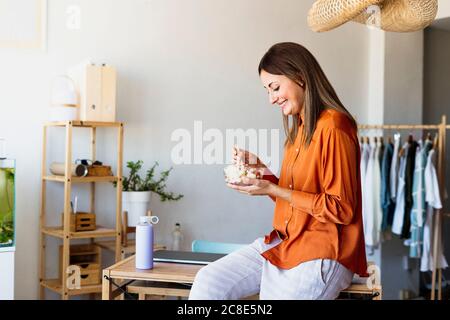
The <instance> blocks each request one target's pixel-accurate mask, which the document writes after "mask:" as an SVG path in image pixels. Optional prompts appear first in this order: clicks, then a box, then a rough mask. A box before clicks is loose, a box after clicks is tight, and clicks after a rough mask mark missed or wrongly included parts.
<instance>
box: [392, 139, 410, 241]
mask: <svg viewBox="0 0 450 320" xmlns="http://www.w3.org/2000/svg"><path fill="white" fill-rule="evenodd" d="M403 150H404V153H403V155H401V156H400V163H399V167H398V181H397V195H396V197H395V198H396V203H395V210H394V221H393V222H392V233H395V234H396V235H401V233H402V228H403V216H404V215H405V171H406V170H405V169H406V157H407V156H408V151H409V144H408V143H407V142H406V143H405V144H404V145H403Z"/></svg>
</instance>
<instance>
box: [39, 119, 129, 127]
mask: <svg viewBox="0 0 450 320" xmlns="http://www.w3.org/2000/svg"><path fill="white" fill-rule="evenodd" d="M70 122H72V126H74V127H82V128H97V127H120V126H122V125H123V123H122V122H97V121H79V120H76V121H52V122H47V123H46V124H45V125H46V126H47V127H64V126H66V125H68V124H69V123H70Z"/></svg>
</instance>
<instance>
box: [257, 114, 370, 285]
mask: <svg viewBox="0 0 450 320" xmlns="http://www.w3.org/2000/svg"><path fill="white" fill-rule="evenodd" d="M301 119H302V120H303V117H301ZM301 122H302V123H303V121H301ZM302 130H303V124H301V125H300V127H299V131H298V132H299V133H298V135H297V138H296V140H295V142H294V144H292V145H291V144H288V145H286V147H285V150H284V159H283V163H282V167H281V172H280V179H279V180H278V183H277V184H278V185H279V186H280V187H283V188H289V189H291V190H292V202H291V203H289V202H288V201H286V200H283V199H281V198H277V199H276V205H275V214H274V219H273V227H274V230H273V231H272V232H271V233H270V234H269V235H267V236H266V237H265V242H266V243H270V242H271V241H272V240H273V239H274V237H280V238H281V239H282V240H283V241H282V242H281V243H280V244H279V245H277V246H276V247H274V248H272V249H270V250H268V251H266V252H264V253H263V254H262V255H263V256H264V257H265V258H266V259H267V260H269V261H270V262H271V263H272V264H273V265H276V266H278V267H279V268H282V269H290V268H293V267H295V266H297V265H298V264H300V263H302V262H306V261H309V260H314V259H332V260H336V261H338V262H339V263H341V264H342V265H344V266H345V267H346V268H347V269H349V270H351V271H353V272H354V273H356V274H359V275H360V276H368V274H367V272H366V271H367V261H366V252H365V243H364V233H363V224H362V223H363V222H362V206H361V177H360V165H359V163H360V149H359V142H358V138H357V131H356V128H355V127H354V126H353V125H352V123H351V121H350V120H349V118H348V117H347V116H346V115H345V114H343V113H341V112H338V111H335V110H325V111H323V112H322V113H321V115H320V117H319V120H318V121H317V125H316V130H315V131H314V134H313V137H312V140H311V144H310V145H309V146H308V147H307V148H306V149H305V148H304V147H302V145H301V136H302ZM275 182H277V181H275Z"/></svg>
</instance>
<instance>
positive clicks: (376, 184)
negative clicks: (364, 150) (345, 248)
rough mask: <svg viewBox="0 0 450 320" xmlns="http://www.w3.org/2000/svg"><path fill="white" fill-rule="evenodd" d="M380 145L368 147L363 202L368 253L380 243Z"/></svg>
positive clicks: (381, 215) (381, 214)
mask: <svg viewBox="0 0 450 320" xmlns="http://www.w3.org/2000/svg"><path fill="white" fill-rule="evenodd" d="M379 153H380V143H376V144H371V145H370V154H369V159H368V162H367V168H366V177H365V182H364V183H365V187H364V197H363V202H365V204H364V209H365V210H366V213H365V217H366V219H365V221H364V220H363V222H365V224H364V237H365V240H366V246H367V247H368V251H369V252H371V250H373V249H375V248H377V246H378V244H379V243H380V230H381V222H382V218H383V213H382V211H381V201H380V186H381V172H380V162H379Z"/></svg>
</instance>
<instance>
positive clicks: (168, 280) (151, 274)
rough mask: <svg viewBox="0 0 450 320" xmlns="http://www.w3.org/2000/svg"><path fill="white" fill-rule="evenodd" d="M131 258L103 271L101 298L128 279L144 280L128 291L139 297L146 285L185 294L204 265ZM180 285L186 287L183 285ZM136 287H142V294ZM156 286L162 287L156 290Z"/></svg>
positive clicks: (357, 290)
mask: <svg viewBox="0 0 450 320" xmlns="http://www.w3.org/2000/svg"><path fill="white" fill-rule="evenodd" d="M134 257H135V256H134V255H133V256H131V257H128V258H126V259H125V260H122V261H120V262H118V263H116V264H115V265H112V266H111V267H109V268H106V269H104V270H103V278H102V279H103V282H102V286H103V289H102V299H103V300H110V299H114V298H116V297H118V296H120V295H121V294H122V293H123V291H121V290H120V289H118V288H113V287H115V285H114V284H113V283H112V282H114V283H116V284H119V285H124V283H125V286H126V282H127V281H128V282H130V281H133V280H141V281H145V284H144V285H141V286H133V287H134V289H135V290H134V291H130V292H133V293H138V294H139V299H141V298H142V297H143V296H145V294H146V293H145V288H148V290H149V291H151V292H152V293H151V294H161V295H175V296H183V297H187V296H188V293H189V289H190V285H192V283H193V282H194V279H195V275H196V274H197V272H198V271H199V270H200V269H201V268H202V267H203V265H194V264H182V263H163V262H155V263H154V265H153V269H150V270H140V269H136V267H135V259H134ZM130 283H131V282H130ZM168 284H169V285H168ZM176 284H178V286H177V285H176ZM180 285H181V286H180ZM183 285H187V286H185V287H184V286H183ZM137 288H142V294H141V293H140V292H139V290H137ZM157 289H161V290H160V292H159V293H158V290H157ZM124 290H126V288H125V289H124ZM381 292H382V291H381V287H377V288H373V289H369V288H368V287H367V286H366V285H365V284H361V283H354V284H352V285H351V286H350V287H348V288H347V289H345V290H343V291H342V293H351V294H362V295H370V296H371V297H372V299H374V300H381Z"/></svg>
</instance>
